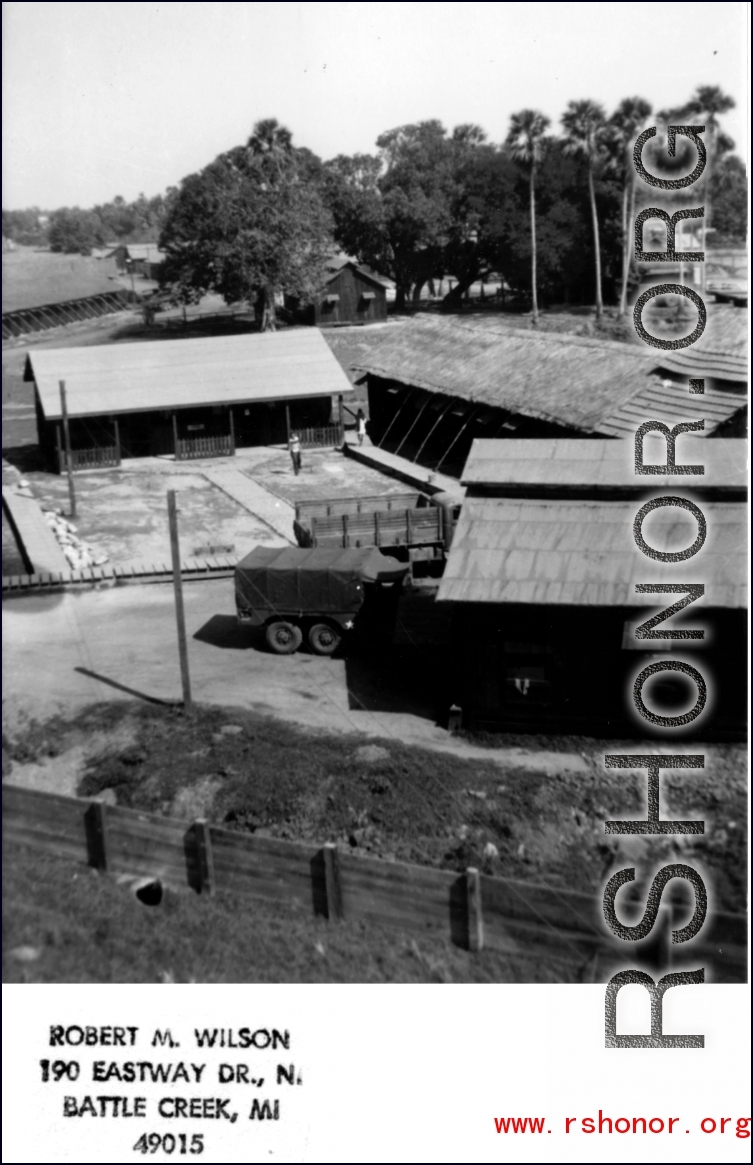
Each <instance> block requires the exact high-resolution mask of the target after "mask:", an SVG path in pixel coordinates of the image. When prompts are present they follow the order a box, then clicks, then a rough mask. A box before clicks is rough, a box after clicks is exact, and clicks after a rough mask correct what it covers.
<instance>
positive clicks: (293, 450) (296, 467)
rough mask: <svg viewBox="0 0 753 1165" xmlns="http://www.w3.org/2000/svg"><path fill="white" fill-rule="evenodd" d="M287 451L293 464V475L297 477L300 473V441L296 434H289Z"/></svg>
mask: <svg viewBox="0 0 753 1165" xmlns="http://www.w3.org/2000/svg"><path fill="white" fill-rule="evenodd" d="M288 449H289V450H290V459H291V461H292V462H293V473H294V474H295V475H296V477H298V474H299V473H300V472H301V439H300V437H299V436H298V434H297V433H291V434H290V440H289V441H288Z"/></svg>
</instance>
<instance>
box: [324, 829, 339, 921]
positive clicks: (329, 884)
mask: <svg viewBox="0 0 753 1165" xmlns="http://www.w3.org/2000/svg"><path fill="white" fill-rule="evenodd" d="M324 885H325V889H326V892H327V918H328V919H329V920H330V922H337V921H339V920H340V919H341V918H342V916H343V901H342V887H341V885H340V863H339V861H338V857H337V846H336V845H335V843H334V842H332V841H328V842H327V843H326V845H325V846H324Z"/></svg>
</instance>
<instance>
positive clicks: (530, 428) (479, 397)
mask: <svg viewBox="0 0 753 1165" xmlns="http://www.w3.org/2000/svg"><path fill="white" fill-rule="evenodd" d="M716 310H717V311H727V312H729V311H738V312H740V315H742V314H744V313H742V312H741V310H740V309H735V308H718V309H716ZM711 314H712V313H710V315H711ZM698 346H699V345H698V344H697V345H696V347H698ZM673 355H680V356H681V355H682V354H681V353H680V354H673ZM661 359H662V360H663V361H664V363H665V364H668V363H669V354H668V356H667V358H666V359H665V357H664V356H662V357H661ZM658 363H659V359H658V356H657V353H656V351H655V350H653V349H650V350H649V349H648V347H647V346H644V345H639V344H618V343H614V342H610V341H606V340H597V339H589V338H585V337H580V336H572V335H566V334H562V333H554V332H543V331H528V330H523V329H522V328H516V327H511V326H510V325H509V324H504V323H502V322H499V321H496V320H487V319H483V318H479V319H471V318H467V317H465V318H462V319H460V318H457V317H447V316H421V317H418V318H416V319H413V320H411V321H410V322H409V323H406V324H401V325H400V326H399V327H395V328H389V329H386V330H385V333H384V335H383V336H381V337H380V342H379V343H378V344H374V345H373V346H371V348H370V351H369V352H368V354H367V355H365V356H364V357H363V359H362V360H361V361H359V363H358V364H357V365H354V368H355V370H356V371H359V372H361V373H363V374H364V377H365V379H366V382H367V387H368V396H369V418H370V419H369V436H370V438H371V441H372V443H373V444H374V445H377V446H380V447H381V448H384V449H386V450H387V451H388V452H391V453H395V454H398V455H400V456H402V457H405V458H407V459H408V460H410V461H413V462H417V463H418V464H420V465H424V466H426V467H427V468H430V469H435V470H438V471H440V470H441V472H443V473H446V474H449V475H450V476H454V477H459V476H460V474H461V473H462V470H463V466H464V465H465V462H466V458H467V456H468V453H469V451H470V448H471V445H472V443H473V441H474V439H476V438H497V439H500V438H509V437H526V438H535V437H563V438H564V437H583V438H596V437H621V436H624V435H625V434H626V432H628V431H631V426H632V431H634V429H635V416H636V415H637V413H636V407H635V406H636V402H637V403H638V405H639V409H638V412H640V415H641V416H643V417H645V418H649V417H650V418H652V419H656V420H661V421H664V423H665V424H668V423H670V422H671V423H672V424H677V423H678V422H682V421H688V420H693V419H694V418H696V417H697V415H698V399H699V398H698V397H694V396H691V395H689V394H688V390H687V381H686V380H685V381H683V380H681V379H680V378H678V379H677V380H673V379H670V378H668V377H667V374H666V373H665V372H663V371H662V370H661V369H660V368H657V364H658ZM691 375H696V373H691ZM698 375H701V373H698ZM746 409H747V396H746V393H745V386H744V385H741V384H738V383H735V384H733V385H730V384H727V383H726V382H724V383H722V382H721V381H716V380H715V381H713V382H710V383H709V384H708V385H707V386H706V394H705V396H704V398H703V415H704V416H705V418H706V431H705V432H706V436H711V435H714V434H716V433H721V432H725V433H726V432H727V427H729V426H732V433H733V434H734V432H735V429H734V426H737V427H738V428H744V424H745V415H746Z"/></svg>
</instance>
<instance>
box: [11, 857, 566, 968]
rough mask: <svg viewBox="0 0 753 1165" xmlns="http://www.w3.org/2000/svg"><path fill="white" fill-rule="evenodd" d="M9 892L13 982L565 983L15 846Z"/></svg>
mask: <svg viewBox="0 0 753 1165" xmlns="http://www.w3.org/2000/svg"><path fill="white" fill-rule="evenodd" d="M3 895H4V901H3V981H4V982H6V983H160V982H161V983H190V982H197V983H280V982H281V983H391V982H401V983H454V982H457V983H512V982H543V983H546V982H557V981H561V973H560V972H559V970H555V969H554V968H548V967H547V966H546V965H545V963H542V961H541V960H534V959H526V958H525V957H519V956H516V957H515V958H509V957H503V956H501V955H496V954H492V953H490V952H483V953H481V954H478V955H473V954H471V953H470V952H468V951H464V950H461V949H460V948H458V947H454V946H452V945H451V944H450V943H449V942H445V941H443V940H442V939H439V938H431V937H426V938H424V937H422V938H421V939H419V940H418V941H417V940H416V939H414V938H410V937H409V936H405V935H402V934H399V933H398V934H396V932H394V931H384V930H382V929H381V928H379V927H377V926H374V925H371V924H369V925H367V924H364V923H353V922H343V923H338V924H337V925H330V924H329V923H327V922H326V921H325V920H324V919H320V918H314V917H312V916H311V915H310V914H309V913H308V912H307V911H304V910H303V909H300V910H296V909H295V908H294V907H292V906H291V907H289V908H286V907H284V906H282V905H281V904H279V903H271V904H269V905H267V904H265V903H256V904H254V905H249V903H248V901H247V900H245V901H244V900H239V899H236V898H235V897H233V896H232V895H224V894H223V895H218V896H217V897H216V898H202V897H200V896H197V895H194V894H191V893H190V892H189V891H186V892H182V893H177V892H170V891H167V892H165V894H164V896H163V899H162V902H161V903H160V905H159V906H153V907H152V906H143V905H142V904H141V903H140V902H139V901H138V900H137V898H136V897H135V896H134V895H133V894H132V893H131V891H130V890H129V889H128V888H127V887H125V886H123V885H119V884H117V883H116V882H115V881H114V880H113V879H111V878H109V877H106V876H105V877H103V876H101V875H99V874H97V873H96V872H95V871H93V870H89V869H87V868H86V867H85V866H79V865H76V864H75V863H72V862H68V861H65V860H63V859H61V858H57V857H53V856H50V855H46V854H40V853H39V852H37V851H36V850H31V849H28V848H26V847H24V846H22V845H20V844H18V843H15V842H10V843H7V844H6V845H5V846H4V847H3Z"/></svg>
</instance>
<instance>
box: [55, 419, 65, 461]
mask: <svg viewBox="0 0 753 1165" xmlns="http://www.w3.org/2000/svg"><path fill="white" fill-rule="evenodd" d="M55 437H56V439H57V447H58V473H61V474H62V473H63V470H64V469H65V454H64V453H63V426H62V425H61V423H60V421H58V423H57V424H56V425H55Z"/></svg>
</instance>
